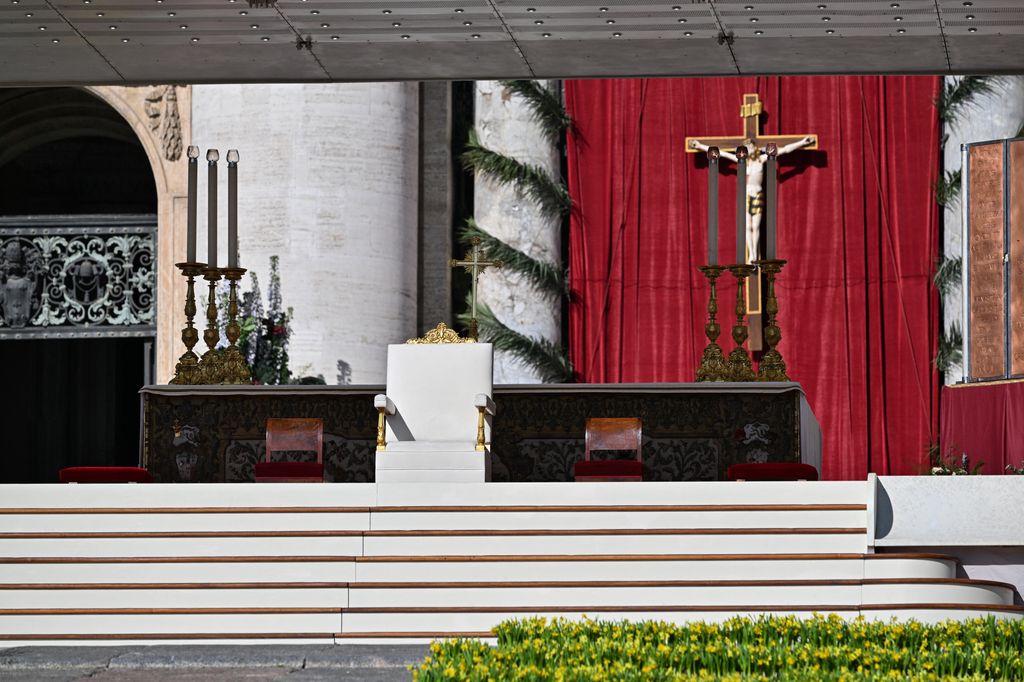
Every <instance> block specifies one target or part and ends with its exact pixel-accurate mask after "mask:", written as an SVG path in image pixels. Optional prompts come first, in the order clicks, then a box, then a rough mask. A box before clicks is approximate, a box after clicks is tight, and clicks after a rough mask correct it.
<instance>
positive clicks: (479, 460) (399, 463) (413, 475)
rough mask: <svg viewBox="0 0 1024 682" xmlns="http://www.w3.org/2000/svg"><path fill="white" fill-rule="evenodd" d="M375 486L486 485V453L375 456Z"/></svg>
mask: <svg viewBox="0 0 1024 682" xmlns="http://www.w3.org/2000/svg"><path fill="white" fill-rule="evenodd" d="M375 468H376V480H377V483H486V482H488V481H490V480H491V453H490V452H489V451H486V450H485V451H484V452H477V451H476V450H470V451H464V450H463V451H451V450H449V451H433V452H388V451H386V450H384V451H381V452H378V453H377V464H376V467H375Z"/></svg>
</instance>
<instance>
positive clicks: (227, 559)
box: [0, 556, 355, 564]
mask: <svg viewBox="0 0 1024 682" xmlns="http://www.w3.org/2000/svg"><path fill="white" fill-rule="evenodd" d="M353 559H355V557H351V556H130V557H124V556H118V557H92V556H90V557H69V556H59V557H0V564H248V563H254V564H273V563H312V562H346V561H352V560H353Z"/></svg>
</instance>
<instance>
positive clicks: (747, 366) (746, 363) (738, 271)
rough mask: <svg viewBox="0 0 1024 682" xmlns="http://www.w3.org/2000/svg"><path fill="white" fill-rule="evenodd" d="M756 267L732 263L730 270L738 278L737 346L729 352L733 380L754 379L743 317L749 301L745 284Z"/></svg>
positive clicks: (734, 337)
mask: <svg viewBox="0 0 1024 682" xmlns="http://www.w3.org/2000/svg"><path fill="white" fill-rule="evenodd" d="M755 269H756V268H755V267H754V266H753V265H730V266H729V272H731V273H732V276H733V277H735V278H736V324H734V325H733V327H732V340H733V341H734V342H735V343H736V347H735V348H733V349H732V351H731V352H730V353H729V365H728V373H729V379H730V380H731V381H753V380H754V379H755V376H754V368H753V365H752V364H751V362H750V355H749V354H748V353H747V349H746V348H744V347H743V343H744V342H745V341H746V340H747V335H748V333H749V332H748V331H747V325H746V324H744V323H743V318H744V316H745V315H746V314H747V303H746V301H745V300H744V296H743V288H744V287H743V285H744V283H745V282H746V279H747V278H748V277H750V275H751V274H753V272H754V270H755Z"/></svg>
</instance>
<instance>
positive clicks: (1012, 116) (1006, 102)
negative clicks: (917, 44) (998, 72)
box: [942, 76, 1024, 383]
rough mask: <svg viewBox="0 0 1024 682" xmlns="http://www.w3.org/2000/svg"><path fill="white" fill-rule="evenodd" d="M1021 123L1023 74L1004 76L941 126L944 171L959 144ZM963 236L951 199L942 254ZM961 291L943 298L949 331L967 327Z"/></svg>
mask: <svg viewBox="0 0 1024 682" xmlns="http://www.w3.org/2000/svg"><path fill="white" fill-rule="evenodd" d="M957 79H958V77H957V76H950V77H947V78H946V82H947V83H949V82H951V81H955V80H957ZM1022 122H1024V77H1022V76H1007V77H1000V78H997V79H996V87H995V91H994V92H993V93H992V94H990V95H979V96H977V97H975V99H974V102H973V103H972V105H971V106H970V107H969V108H968V109H967V110H965V111H964V113H963V114H962V115H961V116H960V118H959V119H957V120H956V121H955V122H953V123H952V124H949V125H945V126H944V127H943V131H942V132H943V134H945V135H946V136H947V139H946V145H945V148H944V149H943V165H944V168H945V170H946V171H947V172H948V171H955V170H956V169H958V168H960V163H961V157H960V145H961V144H966V143H970V142H983V141H985V140H995V139H1000V138H1004V137H1013V136H1014V135H1016V134H1017V131H1018V130H1019V129H1020V126H1021V123H1022ZM962 237H963V224H962V221H961V214H960V201H959V200H957V201H954V202H950V204H949V205H948V206H946V207H945V212H944V214H943V239H942V253H943V255H945V256H947V257H960V255H961V254H962V251H961V244H962ZM962 294H963V292H962V291H961V287H959V286H957V287H953V288H952V290H951V291H950V292H949V294H948V295H947V296H946V297H945V298H944V299H943V300H942V320H943V321H942V324H943V329H944V330H947V331H948V330H949V329H950V328H951V327H952V326H953V325H954V324H958V325H959V326H960V329H961V330H964V329H965V328H966V325H965V324H964V321H963V298H962ZM962 375H963V369H962V367H961V366H960V365H959V364H957V365H955V366H952V367H950V368H949V369H948V370H947V371H946V375H945V381H946V383H954V382H956V381H959V380H960V379H961V378H962Z"/></svg>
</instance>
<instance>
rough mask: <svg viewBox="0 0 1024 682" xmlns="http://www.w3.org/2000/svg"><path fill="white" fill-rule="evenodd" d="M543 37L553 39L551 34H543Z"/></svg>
mask: <svg viewBox="0 0 1024 682" xmlns="http://www.w3.org/2000/svg"><path fill="white" fill-rule="evenodd" d="M541 35H542V36H544V37H545V38H550V37H551V34H550V33H541Z"/></svg>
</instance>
